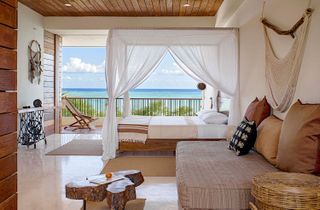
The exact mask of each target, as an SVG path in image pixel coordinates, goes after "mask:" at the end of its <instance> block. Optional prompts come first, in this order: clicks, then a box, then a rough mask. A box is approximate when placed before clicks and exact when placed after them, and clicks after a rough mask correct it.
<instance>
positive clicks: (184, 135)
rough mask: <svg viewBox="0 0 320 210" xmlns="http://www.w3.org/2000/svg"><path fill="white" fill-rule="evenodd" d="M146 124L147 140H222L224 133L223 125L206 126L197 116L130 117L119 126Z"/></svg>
mask: <svg viewBox="0 0 320 210" xmlns="http://www.w3.org/2000/svg"><path fill="white" fill-rule="evenodd" d="M148 122H149V130H148V139H214V138H224V136H225V131H226V125H225V124H206V123H205V122H204V121H203V120H201V119H200V118H199V117H197V116H192V117H181V116H152V117H150V116H130V117H127V118H124V119H122V120H121V121H120V124H142V125H146V124H147V123H148ZM120 140H121V139H120Z"/></svg>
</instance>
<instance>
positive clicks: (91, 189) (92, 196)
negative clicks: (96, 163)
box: [66, 170, 144, 210]
mask: <svg viewBox="0 0 320 210" xmlns="http://www.w3.org/2000/svg"><path fill="white" fill-rule="evenodd" d="M96 177H97V176H95V177H89V178H87V179H86V180H80V181H72V182H70V183H68V184H67V185H66V197H67V198H69V199H75V200H83V209H84V210H86V202H87V201H94V202H102V201H103V200H104V199H106V200H107V204H108V206H109V207H110V208H111V209H112V210H123V209H124V208H125V206H126V203H127V202H128V201H130V200H134V199H136V187H137V186H139V185H141V184H142V183H143V181H144V179H143V176H142V174H141V172H140V171H138V170H127V171H117V172H113V173H112V177H121V178H122V179H120V180H116V181H114V182H111V183H105V184H95V183H92V182H91V181H92V180H94V179H95V178H96ZM100 177H101V176H100Z"/></svg>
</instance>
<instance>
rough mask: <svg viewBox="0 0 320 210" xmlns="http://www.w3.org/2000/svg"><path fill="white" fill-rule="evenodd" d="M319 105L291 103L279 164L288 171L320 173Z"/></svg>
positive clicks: (284, 127)
mask: <svg viewBox="0 0 320 210" xmlns="http://www.w3.org/2000/svg"><path fill="white" fill-rule="evenodd" d="M319 141H320V104H302V103H301V102H300V101H298V102H296V103H295V104H293V105H292V107H291V108H290V110H289V112H288V113H287V116H286V118H285V119H284V121H283V125H282V129H281V134H280V141H279V147H278V155H277V167H278V168H280V169H282V170H284V171H289V172H301V173H315V174H319V173H320V145H319Z"/></svg>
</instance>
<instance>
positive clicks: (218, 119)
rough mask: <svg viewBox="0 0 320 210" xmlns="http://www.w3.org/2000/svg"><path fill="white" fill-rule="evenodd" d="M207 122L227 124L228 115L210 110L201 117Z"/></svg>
mask: <svg viewBox="0 0 320 210" xmlns="http://www.w3.org/2000/svg"><path fill="white" fill-rule="evenodd" d="M200 118H201V119H202V120H203V121H204V122H205V123H207V124H227V122H228V116H227V115H225V114H222V113H219V112H208V113H205V114H203V115H202V116H201V117H200Z"/></svg>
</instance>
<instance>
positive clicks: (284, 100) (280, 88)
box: [261, 8, 312, 112]
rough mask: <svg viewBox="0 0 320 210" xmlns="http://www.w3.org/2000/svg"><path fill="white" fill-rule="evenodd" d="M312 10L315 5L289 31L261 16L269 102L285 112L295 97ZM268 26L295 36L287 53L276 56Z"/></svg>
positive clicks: (281, 32)
mask: <svg viewBox="0 0 320 210" xmlns="http://www.w3.org/2000/svg"><path fill="white" fill-rule="evenodd" d="M311 14H312V9H310V8H308V9H306V11H305V13H304V15H303V16H302V17H301V18H300V20H299V21H298V22H297V23H296V24H295V25H294V26H293V27H292V28H291V29H290V30H287V31H284V30H281V29H279V28H278V27H277V26H275V25H273V24H271V23H270V22H268V20H267V19H265V18H262V20H261V22H262V23H263V27H264V37H265V47H266V69H265V75H266V81H267V97H268V102H269V103H270V104H271V106H272V108H273V109H275V110H278V111H280V112H285V111H286V110H287V109H288V108H289V107H290V104H291V102H292V100H293V97H294V93H295V90H296V85H297V82H298V76H299V72H300V67H301V63H302V58H303V53H304V48H305V44H306V40H307V36H308V28H309V23H310V17H311ZM262 16H263V15H262ZM267 27H268V28H270V29H272V30H274V31H275V32H276V33H278V34H280V35H290V36H291V37H292V38H293V39H295V40H294V42H293V45H292V47H291V49H290V51H289V52H288V54H287V55H286V56H285V57H283V58H279V57H277V56H276V54H275V51H274V49H273V47H272V44H271V41H270V38H269V34H268V31H267ZM298 28H300V30H299V31H298V32H297V33H295V32H296V31H297V29H298Z"/></svg>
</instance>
